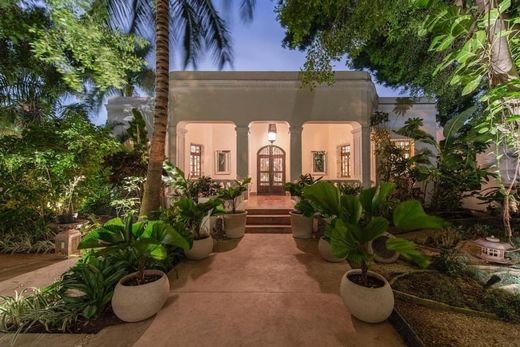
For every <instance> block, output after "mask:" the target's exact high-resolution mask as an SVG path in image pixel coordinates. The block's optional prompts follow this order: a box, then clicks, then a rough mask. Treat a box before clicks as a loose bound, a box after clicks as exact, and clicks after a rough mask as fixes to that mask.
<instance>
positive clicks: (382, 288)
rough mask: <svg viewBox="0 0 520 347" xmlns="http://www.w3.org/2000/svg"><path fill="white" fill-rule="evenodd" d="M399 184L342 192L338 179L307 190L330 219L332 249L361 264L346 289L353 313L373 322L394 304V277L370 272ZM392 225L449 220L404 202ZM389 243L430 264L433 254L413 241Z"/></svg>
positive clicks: (433, 225) (413, 226) (412, 226)
mask: <svg viewBox="0 0 520 347" xmlns="http://www.w3.org/2000/svg"><path fill="white" fill-rule="evenodd" d="M394 189H395V185H394V184H393V183H381V184H379V185H378V186H376V187H372V188H368V189H364V190H362V191H361V192H360V194H359V195H358V196H356V195H341V194H340V192H339V190H338V188H337V187H335V186H334V185H333V184H332V183H329V182H319V183H316V184H314V185H312V186H309V187H306V188H305V189H304V192H303V196H304V197H305V198H306V199H308V200H310V201H311V202H313V203H314V204H315V206H316V207H317V208H318V209H319V210H320V212H321V213H322V214H323V215H324V216H327V217H328V218H330V224H329V225H328V226H327V229H326V231H325V233H326V235H327V237H328V238H329V239H330V245H331V249H332V254H333V255H334V256H335V257H338V258H345V259H346V260H348V261H349V262H350V263H352V264H355V265H358V266H359V268H358V269H353V270H349V271H347V272H346V274H345V275H344V276H343V278H342V280H341V287H340V291H341V296H342V298H343V302H344V304H345V306H346V307H347V308H348V310H349V311H350V313H351V314H352V315H353V316H355V317H356V318H358V319H360V320H362V321H365V322H369V323H377V322H382V321H384V320H385V319H387V318H388V317H389V316H390V314H391V313H392V310H393V307H394V296H393V292H392V289H391V288H390V285H389V283H388V281H387V280H386V279H385V278H384V277H383V276H381V275H379V274H377V273H375V272H372V271H369V264H370V261H371V254H370V253H369V252H368V250H367V246H368V243H369V242H370V241H371V240H374V239H377V238H379V237H381V236H382V235H384V234H385V233H386V232H387V231H388V229H389V227H390V224H391V222H390V221H389V220H388V219H387V218H385V217H383V216H382V214H381V208H382V207H383V206H384V205H385V204H386V202H387V200H388V198H389V197H390V195H391V194H392V192H393V190H394ZM392 224H393V227H394V228H396V229H400V230H403V231H411V230H417V229H426V228H427V229H440V228H443V227H444V226H445V225H446V223H445V222H444V221H443V220H442V219H441V218H438V217H434V216H429V215H427V214H426V213H425V212H424V210H423V208H422V206H421V203H420V202H419V201H417V200H408V201H405V202H402V203H400V204H398V205H397V206H396V207H395V208H394V209H393V213H392ZM386 247H387V249H389V250H393V251H397V252H399V253H400V254H401V255H402V256H403V257H404V258H406V259H410V260H413V261H414V262H416V263H417V264H418V265H419V266H421V267H426V266H428V263H429V261H428V258H427V257H425V256H424V255H423V254H422V253H421V252H419V251H418V250H417V249H416V247H415V244H414V243H413V242H411V241H408V240H405V239H400V238H389V239H388V240H387V241H386Z"/></svg>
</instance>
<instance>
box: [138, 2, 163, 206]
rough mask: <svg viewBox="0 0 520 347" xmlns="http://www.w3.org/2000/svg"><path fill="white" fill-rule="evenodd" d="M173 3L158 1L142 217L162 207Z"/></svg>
mask: <svg viewBox="0 0 520 347" xmlns="http://www.w3.org/2000/svg"><path fill="white" fill-rule="evenodd" d="M169 7H170V3H169V0H157V8H156V19H155V33H156V48H155V60H156V64H155V110H154V122H153V125H154V127H153V135H152V140H151V145H150V156H149V159H148V171H147V173H146V183H145V185H144V195H143V202H142V204H141V212H140V215H141V216H147V215H149V214H150V212H153V211H156V210H158V209H159V207H160V206H161V189H162V180H161V177H162V166H163V162H164V159H165V157H166V155H165V145H166V130H167V124H168V93H169V78H170V74H169V72H170V52H169V27H168V24H169V11H170V8H169Z"/></svg>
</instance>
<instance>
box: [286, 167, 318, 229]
mask: <svg viewBox="0 0 520 347" xmlns="http://www.w3.org/2000/svg"><path fill="white" fill-rule="evenodd" d="M320 179H321V178H320ZM320 179H318V180H314V178H313V177H312V176H311V175H310V174H308V175H302V176H300V179H299V180H298V181H297V182H287V183H285V184H284V187H283V188H284V190H285V191H286V192H289V193H290V194H291V197H292V199H293V200H294V201H296V204H295V205H294V210H293V211H291V212H290V213H289V214H290V216H291V217H290V218H291V229H292V233H293V237H294V238H297V239H310V238H311V236H312V229H313V221H314V218H313V216H314V208H313V206H312V204H311V203H310V202H309V201H308V200H306V199H303V198H302V193H303V189H304V188H305V187H308V186H310V185H312V184H314V183H315V182H317V181H319V180H320Z"/></svg>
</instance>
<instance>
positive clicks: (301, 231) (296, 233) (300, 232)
mask: <svg viewBox="0 0 520 347" xmlns="http://www.w3.org/2000/svg"><path fill="white" fill-rule="evenodd" d="M290 215H291V229H292V233H293V237H294V238H296V239H310V238H311V237H312V221H313V218H312V217H305V216H304V215H303V214H301V213H296V212H292V211H291V212H290Z"/></svg>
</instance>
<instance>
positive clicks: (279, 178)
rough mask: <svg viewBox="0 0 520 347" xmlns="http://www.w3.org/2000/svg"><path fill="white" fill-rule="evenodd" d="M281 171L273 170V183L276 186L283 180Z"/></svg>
mask: <svg viewBox="0 0 520 347" xmlns="http://www.w3.org/2000/svg"><path fill="white" fill-rule="evenodd" d="M282 175H283V173H281V172H275V173H274V176H273V184H274V185H276V186H279V185H281V184H282V182H283V176H282Z"/></svg>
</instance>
